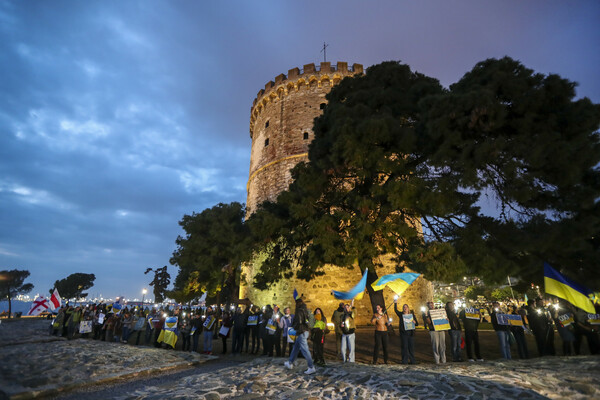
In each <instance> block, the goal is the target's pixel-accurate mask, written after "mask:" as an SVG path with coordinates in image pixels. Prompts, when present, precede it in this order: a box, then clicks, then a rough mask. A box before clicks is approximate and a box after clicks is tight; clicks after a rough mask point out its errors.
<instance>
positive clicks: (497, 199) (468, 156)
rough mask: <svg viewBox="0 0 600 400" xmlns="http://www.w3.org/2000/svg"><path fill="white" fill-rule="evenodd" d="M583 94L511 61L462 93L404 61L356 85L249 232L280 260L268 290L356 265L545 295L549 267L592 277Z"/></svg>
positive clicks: (595, 219)
mask: <svg viewBox="0 0 600 400" xmlns="http://www.w3.org/2000/svg"><path fill="white" fill-rule="evenodd" d="M574 88H575V84H574V83H572V82H569V81H568V80H566V79H562V78H560V77H559V76H557V75H548V76H545V75H542V74H536V73H534V72H533V71H532V70H529V69H527V68H525V67H524V66H522V65H521V64H520V63H519V62H517V61H515V60H512V59H510V58H508V57H506V58H503V59H500V60H496V59H490V60H486V61H484V62H481V63H479V64H477V65H476V66H475V67H474V68H473V70H472V71H470V72H468V73H467V74H465V76H464V77H463V78H462V79H461V80H460V81H459V82H457V83H456V84H454V85H452V86H451V87H450V89H449V90H445V89H443V88H442V87H441V86H440V85H439V83H438V82H437V80H435V79H432V78H429V77H426V76H424V75H422V74H419V73H415V72H412V71H411V70H410V68H409V67H408V66H406V65H402V64H399V63H395V62H386V63H383V64H380V65H376V66H373V67H371V68H369V69H368V70H367V73H366V74H365V75H363V76H355V77H352V78H346V79H344V80H343V81H342V82H341V83H340V84H339V85H337V86H335V87H334V88H333V89H332V91H331V92H330V93H329V94H328V95H327V100H328V101H329V102H328V105H327V107H326V108H325V111H324V113H323V115H322V116H320V117H319V118H317V119H315V124H314V132H315V138H314V140H313V142H312V143H311V145H310V149H309V163H307V164H299V165H298V166H296V167H295V168H294V170H293V171H292V176H293V178H294V182H293V183H292V184H291V186H290V187H289V190H287V191H285V192H282V193H281V194H280V196H279V197H278V199H277V202H276V203H264V204H262V206H261V207H260V208H259V210H258V211H257V212H256V213H254V214H253V215H252V217H251V218H250V220H249V221H248V224H249V226H250V228H251V231H252V233H253V236H254V237H255V242H256V243H258V246H257V249H258V250H259V251H261V252H262V253H263V254H266V257H265V258H264V261H263V262H262V263H261V266H260V268H261V269H260V273H259V274H257V280H256V282H255V285H256V286H258V287H260V288H264V287H267V286H268V285H269V284H271V283H272V282H275V281H277V280H279V279H282V278H286V277H289V276H291V275H293V274H294V273H295V274H296V275H297V276H298V277H299V278H304V279H307V280H308V279H311V278H312V277H315V276H318V275H320V274H322V273H323V266H324V265H325V264H334V265H338V266H340V267H350V266H352V265H355V264H356V263H358V265H359V266H360V267H361V269H363V270H364V268H369V271H371V272H372V273H374V274H373V275H372V276H370V277H369V281H370V282H372V281H373V280H374V279H375V278H376V277H377V274H376V271H377V269H378V267H379V266H380V265H381V264H380V263H381V257H382V256H383V255H392V256H393V257H394V259H395V260H396V262H397V263H398V269H402V267H403V266H408V267H410V268H411V269H414V270H417V271H420V272H423V273H424V274H425V276H426V278H428V279H436V280H446V281H453V280H456V279H457V278H459V277H460V276H462V275H465V274H468V275H474V276H479V277H481V278H483V279H484V280H486V281H488V282H491V283H493V282H501V281H503V280H505V279H506V276H507V275H511V276H517V277H521V278H523V279H525V280H528V281H532V282H539V281H541V279H542V274H541V265H542V261H549V262H551V263H553V264H555V265H557V266H559V267H562V268H563V269H564V270H566V271H568V272H570V273H572V274H574V275H577V274H583V275H585V276H586V277H591V276H592V275H594V271H593V268H592V265H597V262H598V261H599V260H600V258H599V257H600V256H599V251H598V246H597V243H596V245H594V243H595V242H594V240H595V239H594V238H597V236H598V235H597V234H598V231H599V230H598V228H599V227H600V225H599V218H600V217H599V216H600V213H599V212H598V211H599V210H598V208H599V207H598V203H597V202H596V199H597V198H598V197H599V196H600V172H599V170H598V167H597V165H598V163H599V162H600V142H599V137H598V132H597V129H598V126H599V124H600V107H599V106H598V105H595V104H592V103H591V102H590V101H589V99H587V98H584V99H579V100H574V97H575V91H574ZM490 202H491V203H494V204H497V209H496V210H493V209H491V210H490V209H485V210H482V206H485V205H487V204H489V203H490ZM421 227H422V229H421ZM596 275H597V274H596ZM595 279H598V278H597V277H596V278H595ZM368 287H370V285H368Z"/></svg>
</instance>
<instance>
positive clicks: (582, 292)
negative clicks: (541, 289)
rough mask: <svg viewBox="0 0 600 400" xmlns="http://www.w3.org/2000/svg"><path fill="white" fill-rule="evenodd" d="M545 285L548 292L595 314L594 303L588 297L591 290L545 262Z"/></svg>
mask: <svg viewBox="0 0 600 400" xmlns="http://www.w3.org/2000/svg"><path fill="white" fill-rule="evenodd" d="M544 286H545V291H546V293H547V294H551V295H553V296H556V297H560V298H561V299H565V300H566V301H568V302H569V303H571V304H573V305H574V306H575V307H579V308H581V309H582V310H584V311H586V312H588V313H590V314H595V313H596V310H595V309H594V304H593V303H592V301H591V300H590V298H589V297H588V295H589V294H590V293H591V291H590V290H588V289H586V288H585V287H583V286H581V285H579V284H577V283H575V282H573V281H572V280H570V279H568V278H567V277H565V276H563V275H561V274H560V273H559V272H558V271H557V270H555V269H554V268H552V267H551V266H550V265H549V264H548V263H546V262H545V263H544Z"/></svg>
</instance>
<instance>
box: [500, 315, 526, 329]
mask: <svg viewBox="0 0 600 400" xmlns="http://www.w3.org/2000/svg"><path fill="white" fill-rule="evenodd" d="M496 321H498V325H509V326H523V318H521V316H520V315H517V314H496Z"/></svg>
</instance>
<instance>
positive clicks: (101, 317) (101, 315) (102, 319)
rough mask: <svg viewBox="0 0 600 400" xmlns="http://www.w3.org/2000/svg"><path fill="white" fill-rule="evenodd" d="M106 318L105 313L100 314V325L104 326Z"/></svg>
mask: <svg viewBox="0 0 600 400" xmlns="http://www.w3.org/2000/svg"><path fill="white" fill-rule="evenodd" d="M104 317H105V315H104V313H100V314H98V323H99V324H103V323H104Z"/></svg>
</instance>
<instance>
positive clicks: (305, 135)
mask: <svg viewBox="0 0 600 400" xmlns="http://www.w3.org/2000/svg"><path fill="white" fill-rule="evenodd" d="M307 139H308V132H304V140H307Z"/></svg>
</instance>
